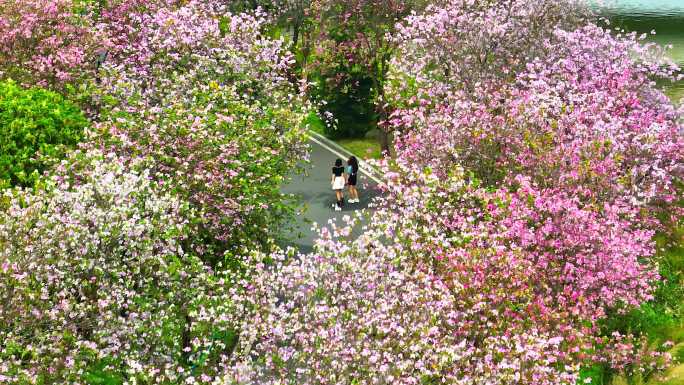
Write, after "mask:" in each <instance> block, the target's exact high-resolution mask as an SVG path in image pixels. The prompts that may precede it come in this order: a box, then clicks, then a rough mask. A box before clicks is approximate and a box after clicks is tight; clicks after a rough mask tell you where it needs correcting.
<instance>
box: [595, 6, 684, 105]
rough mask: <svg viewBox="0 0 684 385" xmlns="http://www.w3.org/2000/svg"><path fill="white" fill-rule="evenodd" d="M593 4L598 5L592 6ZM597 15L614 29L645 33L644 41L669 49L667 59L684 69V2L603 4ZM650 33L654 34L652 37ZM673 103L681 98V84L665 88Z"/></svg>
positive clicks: (668, 85)
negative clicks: (669, 46)
mask: <svg viewBox="0 0 684 385" xmlns="http://www.w3.org/2000/svg"><path fill="white" fill-rule="evenodd" d="M594 3H595V4H596V3H597V2H594ZM602 3H603V4H602V5H600V6H599V7H600V14H602V15H604V16H607V17H608V18H609V19H610V20H611V23H612V24H613V25H614V26H618V27H622V28H624V29H625V30H627V31H630V32H632V31H634V32H637V33H640V34H641V33H647V34H648V38H647V41H651V42H655V43H658V44H660V45H662V46H666V45H668V44H669V45H672V49H670V50H669V51H668V55H669V56H670V57H671V58H672V59H673V60H674V61H676V62H677V63H678V64H679V65H680V66H681V67H684V0H603V1H602ZM652 30H655V31H656V34H655V35H651V34H650V32H651V31H652ZM663 87H664V89H665V90H666V92H667V93H668V95H670V97H672V98H673V99H674V100H679V99H680V98H681V97H684V81H683V82H678V83H675V84H669V83H668V84H664V85H663Z"/></svg>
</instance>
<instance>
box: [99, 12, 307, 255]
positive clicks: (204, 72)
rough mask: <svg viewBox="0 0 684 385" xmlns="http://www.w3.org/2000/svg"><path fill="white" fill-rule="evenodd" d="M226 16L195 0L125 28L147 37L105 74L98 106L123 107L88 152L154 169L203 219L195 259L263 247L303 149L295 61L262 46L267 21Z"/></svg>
mask: <svg viewBox="0 0 684 385" xmlns="http://www.w3.org/2000/svg"><path fill="white" fill-rule="evenodd" d="M224 8H225V7H224V6H223V5H221V3H220V2H215V3H214V2H197V1H191V2H188V3H186V4H183V5H182V6H178V7H160V8H158V9H156V10H154V11H148V12H145V13H141V14H139V15H137V16H130V15H129V16H128V17H127V20H128V21H129V22H131V23H133V24H134V25H140V27H139V28H137V29H136V35H135V39H134V40H133V41H132V42H130V44H129V45H126V46H124V47H122V48H121V49H119V50H118V52H115V53H114V54H113V55H112V59H111V61H109V62H108V63H106V64H105V65H104V68H103V73H104V75H105V76H103V78H102V88H103V95H102V96H101V99H102V100H103V101H105V100H108V99H109V98H111V97H114V100H115V101H116V102H115V104H113V105H107V106H105V108H104V109H103V112H102V113H101V114H100V117H99V120H100V123H99V125H98V138H96V139H94V140H93V141H91V144H90V145H92V146H103V147H105V148H111V149H112V150H113V151H116V152H118V153H119V154H121V155H122V156H129V155H131V154H135V155H136V156H137V155H142V156H150V157H153V158H155V159H156V160H157V161H156V165H155V167H154V177H155V178H158V179H162V180H164V182H165V183H166V186H167V188H169V189H172V190H173V191H174V193H176V194H180V195H181V196H183V197H184V198H185V199H187V200H188V202H190V203H191V204H192V205H193V207H194V208H196V209H197V215H198V220H199V221H201V222H202V224H203V226H202V234H203V235H202V236H203V237H205V239H204V240H205V244H198V245H197V247H198V249H197V251H199V252H201V253H203V254H206V253H209V254H213V257H212V259H215V260H217V261H221V260H222V259H223V256H222V252H223V251H226V250H227V249H230V253H231V257H235V256H236V255H239V254H240V253H241V252H242V248H243V247H247V246H249V247H250V248H253V247H259V246H260V245H261V244H262V243H263V240H264V239H267V238H268V236H267V234H268V233H269V232H270V231H271V230H272V226H274V225H275V224H276V223H279V221H280V220H282V218H284V217H285V214H286V213H287V206H285V205H283V204H282V203H283V202H284V197H283V196H282V195H281V193H280V192H279V186H280V184H281V183H282V181H283V180H284V178H285V176H286V175H287V174H288V173H289V172H291V171H292V169H293V168H294V167H295V166H294V165H295V164H296V162H298V161H299V160H301V159H304V158H305V150H306V146H305V144H304V141H303V135H304V132H305V131H304V130H305V127H304V125H303V124H301V122H302V119H303V116H304V115H305V114H306V110H307V107H306V105H305V103H304V101H303V100H302V97H301V95H299V94H297V93H296V92H294V91H295V90H296V89H295V88H294V87H293V86H292V84H291V83H290V82H289V80H288V78H287V70H288V69H289V65H290V64H291V55H290V54H289V53H287V52H286V51H285V50H284V47H283V42H282V41H281V40H271V39H268V38H266V37H264V36H262V35H261V32H260V31H261V29H262V28H263V23H264V22H265V20H266V18H265V15H263V14H261V13H259V12H256V13H255V14H237V15H233V14H230V13H228V12H227V11H226V10H225V9H224ZM222 24H223V25H224V27H221V25H222Z"/></svg>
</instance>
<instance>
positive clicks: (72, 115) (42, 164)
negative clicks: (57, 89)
mask: <svg viewBox="0 0 684 385" xmlns="http://www.w3.org/2000/svg"><path fill="white" fill-rule="evenodd" d="M87 125H88V120H87V119H86V118H85V116H84V115H83V113H82V112H81V111H80V109H79V108H78V107H77V106H76V105H74V104H73V103H71V102H69V101H67V100H65V99H64V98H63V97H62V96H60V95H59V94H56V93H54V92H52V91H48V90H44V89H39V88H31V89H23V88H21V87H19V86H18V85H17V84H16V83H15V82H13V81H12V80H8V81H4V82H0V188H6V187H9V186H24V187H29V186H33V185H34V183H35V182H36V181H37V180H38V178H39V177H40V175H41V174H42V172H43V171H45V169H46V168H47V166H48V165H49V163H50V162H51V161H52V160H54V159H61V158H63V157H64V154H65V153H66V151H67V149H68V148H69V147H73V146H74V145H75V144H77V143H78V142H79V141H80V140H81V138H82V137H83V130H84V128H85V127H86V126H87Z"/></svg>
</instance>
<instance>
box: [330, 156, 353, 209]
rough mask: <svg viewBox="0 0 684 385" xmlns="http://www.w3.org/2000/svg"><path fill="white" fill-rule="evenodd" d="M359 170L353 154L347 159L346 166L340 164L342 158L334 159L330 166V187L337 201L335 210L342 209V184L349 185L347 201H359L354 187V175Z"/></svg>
mask: <svg viewBox="0 0 684 385" xmlns="http://www.w3.org/2000/svg"><path fill="white" fill-rule="evenodd" d="M358 172H359V162H358V160H356V157H355V156H352V157H350V158H349V159H348V160H347V167H343V166H342V159H339V158H338V159H337V160H335V165H334V166H333V168H332V180H331V181H330V183H331V184H332V189H333V190H334V191H335V197H336V198H337V203H335V211H340V210H342V205H343V204H344V186H349V200H348V202H349V203H358V202H359V191H358V190H357V189H356V176H357V174H358Z"/></svg>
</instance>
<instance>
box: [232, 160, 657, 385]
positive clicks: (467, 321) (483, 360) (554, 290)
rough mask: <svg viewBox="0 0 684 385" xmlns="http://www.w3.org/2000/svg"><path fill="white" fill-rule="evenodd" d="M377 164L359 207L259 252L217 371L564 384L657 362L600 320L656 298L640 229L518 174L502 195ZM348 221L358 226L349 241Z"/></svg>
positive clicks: (279, 377) (379, 380)
mask: <svg viewBox="0 0 684 385" xmlns="http://www.w3.org/2000/svg"><path fill="white" fill-rule="evenodd" d="M390 170H391V171H390ZM385 171H386V172H387V176H388V183H387V189H388V191H387V196H386V197H384V198H382V199H380V200H379V201H376V204H377V205H378V207H377V211H376V212H375V213H374V214H373V215H372V216H371V217H370V218H363V217H362V216H361V215H360V216H359V217H358V218H347V221H348V222H347V223H345V224H341V225H340V224H334V225H333V227H332V229H331V230H328V229H327V228H324V229H323V230H322V232H321V238H320V239H319V241H318V243H317V245H316V250H315V251H314V252H313V253H312V254H310V255H301V256H298V257H293V256H292V255H285V254H282V253H277V254H272V255H270V256H268V258H264V261H265V262H267V264H262V265H258V264H257V265H256V272H255V273H254V274H253V281H252V282H251V283H250V285H249V286H248V287H247V290H246V291H245V292H244V293H243V294H242V295H243V296H244V298H243V300H242V302H243V303H245V304H246V305H245V306H243V308H244V309H249V310H250V311H249V312H248V313H247V317H246V318H245V320H244V321H243V322H244V325H245V327H243V328H242V329H241V332H242V334H241V336H240V344H239V346H238V348H237V349H236V352H235V353H236V354H235V357H234V358H233V360H234V364H233V365H234V369H233V371H232V372H231V373H229V375H227V376H226V377H225V378H224V379H223V381H224V382H223V383H226V384H234V383H239V384H243V383H244V384H248V383H265V384H277V383H293V384H294V383H297V384H325V383H345V384H346V383H357V384H389V383H392V384H395V383H396V384H421V383H425V382H430V381H436V382H446V383H454V384H464V385H465V384H509V383H524V384H575V383H576V381H577V379H578V375H579V368H580V367H581V365H584V364H590V363H592V362H596V361H608V362H610V363H611V364H612V365H614V366H615V367H623V366H626V365H639V364H642V363H643V364H644V366H647V367H648V368H649V369H658V370H662V369H663V367H664V366H665V365H667V363H668V359H669V356H668V355H667V354H663V353H659V352H649V355H648V356H649V357H652V360H648V359H645V358H646V357H647V355H640V354H638V352H635V351H634V346H635V345H634V344H632V343H630V341H628V340H627V339H624V338H623V337H621V336H616V337H615V338H606V337H600V336H599V333H598V321H600V320H601V319H602V318H603V317H604V310H605V309H606V308H609V307H613V308H614V307H618V308H619V307H622V306H629V305H630V304H636V303H640V302H641V301H644V300H646V299H648V298H649V297H650V296H651V292H652V288H651V285H650V284H651V283H652V282H653V281H654V280H656V279H657V278H658V276H657V273H656V270H655V267H654V266H653V264H648V263H644V262H642V260H643V258H644V257H647V256H648V255H650V254H649V253H652V252H653V250H652V241H651V239H650V236H649V235H650V232H649V231H647V230H646V231H643V234H642V236H641V237H633V232H631V231H630V229H629V228H628V226H629V225H630V223H627V222H625V221H622V220H621V219H620V218H619V214H620V213H615V212H612V211H611V210H607V211H606V213H604V214H597V213H596V212H593V211H591V210H586V209H583V208H581V207H579V205H578V204H577V202H572V201H569V200H567V199H566V200H563V199H559V198H558V197H551V198H548V197H544V196H543V195H542V194H543V192H540V191H537V190H536V189H534V188H533V187H532V186H530V185H529V184H526V183H524V181H521V183H522V184H523V186H524V187H522V188H521V189H520V190H519V191H517V192H515V193H511V192H509V191H507V190H505V189H501V190H496V191H488V190H487V189H483V188H481V187H478V186H477V184H476V183H474V182H472V181H471V182H468V181H466V179H465V175H464V173H463V171H462V169H460V168H458V167H454V168H453V171H452V172H451V173H449V175H448V176H437V175H435V174H430V173H425V172H424V170H422V169H421V168H420V167H416V166H415V165H412V166H409V165H408V164H406V163H403V162H399V163H398V164H395V165H393V166H392V168H391V169H390V168H386V169H385ZM597 215H604V216H605V217H606V218H607V219H608V220H607V221H600V220H596V219H595V218H593V217H595V216H597ZM354 226H364V228H365V230H364V232H363V234H362V235H361V236H359V237H358V238H356V237H354V236H352V235H351V234H352V228H353V227H354ZM601 226H604V227H601ZM606 227H607V228H606ZM608 232H610V233H612V234H613V236H614V241H612V242H611V243H606V242H604V237H605V234H606V233H608ZM641 357H644V359H643V360H642V358H641Z"/></svg>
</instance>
